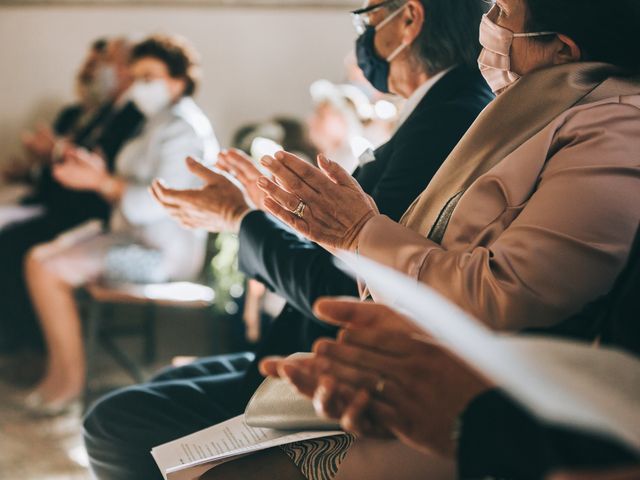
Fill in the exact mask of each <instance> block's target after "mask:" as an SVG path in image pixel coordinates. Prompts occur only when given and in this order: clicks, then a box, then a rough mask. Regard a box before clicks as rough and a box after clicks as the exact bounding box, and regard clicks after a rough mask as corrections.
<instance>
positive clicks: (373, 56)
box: [356, 4, 408, 93]
mask: <svg viewBox="0 0 640 480" xmlns="http://www.w3.org/2000/svg"><path fill="white" fill-rule="evenodd" d="M406 5H407V4H405V5H404V6H403V7H401V8H399V9H398V10H396V11H395V12H393V13H392V14H391V15H389V16H388V17H387V18H385V19H384V20H383V21H382V22H380V23H379V24H378V25H376V26H373V25H369V26H368V27H367V28H366V30H365V31H364V33H363V34H362V35H360V36H359V37H358V39H357V40H356V58H357V60H358V66H359V67H360V69H361V70H362V73H363V74H364V76H365V78H366V79H367V80H368V81H369V83H371V85H373V87H374V88H375V89H376V90H378V91H380V92H382V93H389V69H390V64H391V62H392V61H393V60H394V59H395V58H396V57H397V56H398V55H399V54H400V53H401V52H402V51H403V50H404V49H405V48H407V46H408V45H407V44H405V43H403V44H402V45H400V46H399V47H398V48H396V49H395V50H394V51H393V53H391V55H389V56H388V57H387V58H380V57H379V56H378V54H377V53H376V49H375V45H374V40H375V37H376V32H378V31H380V30H382V28H384V27H385V26H386V25H387V24H388V23H389V22H390V21H391V20H393V19H394V18H395V17H396V16H397V15H399V14H400V12H402V10H403V9H404V7H405V6H406Z"/></svg>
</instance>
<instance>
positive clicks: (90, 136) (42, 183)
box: [0, 39, 143, 351]
mask: <svg viewBox="0 0 640 480" xmlns="http://www.w3.org/2000/svg"><path fill="white" fill-rule="evenodd" d="M128 50H129V45H128V42H126V41H125V40H123V39H114V40H111V41H109V42H108V45H107V46H106V52H105V59H104V62H105V64H104V65H103V67H108V68H112V69H114V70H115V71H116V72H117V73H116V74H115V83H114V86H113V90H112V91H111V92H109V93H110V99H109V100H108V101H107V103H106V104H105V105H104V106H102V107H99V108H98V109H97V110H96V112H95V114H94V115H93V118H91V119H89V120H88V121H87V122H86V123H85V124H84V125H83V126H81V127H80V128H78V129H77V130H76V131H74V132H73V133H72V132H71V131H69V130H67V131H66V132H65V133H66V135H65V137H66V138H63V137H62V136H61V137H60V138H58V139H57V140H52V142H51V143H59V144H60V145H62V147H63V148H64V145H70V146H79V147H83V148H86V149H89V150H94V151H98V152H100V153H101V154H102V155H104V158H105V159H106V160H107V164H108V166H109V168H110V169H113V168H114V162H115V158H116V156H117V153H118V152H119V150H120V149H121V147H122V146H123V145H124V144H125V142H127V141H128V140H129V139H131V138H132V137H133V136H135V135H136V134H137V132H138V131H139V129H140V127H141V125H142V122H143V116H142V114H141V113H140V112H138V110H137V109H136V108H135V106H133V104H132V103H130V102H128V101H127V100H126V99H125V98H124V93H125V92H126V90H127V88H128V87H129V85H130V79H129V76H128V73H127V63H128ZM57 123H58V122H57ZM62 130H65V129H62ZM55 150H57V147H56V148H54V147H53V145H51V146H50V148H49V149H48V153H46V156H47V162H48V163H47V164H45V166H44V167H43V168H42V170H41V172H40V176H39V178H38V180H37V183H36V185H35V188H34V191H33V193H32V194H31V195H29V196H28V197H26V198H24V199H23V200H22V203H23V204H25V205H41V206H43V207H44V209H45V210H44V213H42V214H41V215H39V216H37V217H35V218H32V219H30V220H28V221H24V222H19V223H14V224H10V225H8V226H6V227H5V228H3V229H2V230H0V265H2V269H0V292H1V293H0V309H1V310H2V312H3V315H2V322H0V350H5V351H15V350H17V349H20V348H24V347H33V346H38V344H39V342H40V335H39V329H38V327H37V322H36V320H35V316H34V315H33V311H32V308H31V302H30V300H29V296H28V293H27V291H26V286H25V283H24V278H23V260H24V258H25V255H26V253H27V252H28V250H29V249H30V248H31V247H33V246H35V245H37V244H39V243H42V242H48V241H50V240H52V239H53V238H55V237H56V236H57V235H59V234H60V233H62V232H64V231H66V230H69V229H70V228H73V227H75V226H77V225H79V224H81V223H83V222H85V221H87V220H89V219H93V218H98V219H102V220H106V219H107V218H108V216H109V212H110V209H111V207H110V205H109V204H108V203H107V202H105V201H104V200H103V199H102V198H101V197H100V196H98V195H96V194H94V193H89V192H78V191H72V190H69V189H67V188H65V187H63V186H61V185H60V184H58V183H57V182H56V181H55V179H54V178H53V177H52V173H51V171H52V169H51V162H52V161H54V160H55V159H54V158H53V157H55V156H56V152H55Z"/></svg>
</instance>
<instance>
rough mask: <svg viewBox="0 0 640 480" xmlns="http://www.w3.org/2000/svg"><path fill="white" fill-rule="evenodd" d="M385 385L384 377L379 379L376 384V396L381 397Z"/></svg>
mask: <svg viewBox="0 0 640 480" xmlns="http://www.w3.org/2000/svg"><path fill="white" fill-rule="evenodd" d="M385 383H386V382H385V379H384V377H380V379H379V380H378V382H377V383H376V393H377V394H378V395H382V393H383V392H384V387H385Z"/></svg>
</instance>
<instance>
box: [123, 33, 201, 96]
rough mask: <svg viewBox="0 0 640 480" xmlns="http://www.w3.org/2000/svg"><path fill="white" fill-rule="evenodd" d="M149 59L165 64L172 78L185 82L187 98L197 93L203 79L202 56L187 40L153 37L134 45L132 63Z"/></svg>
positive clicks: (167, 36) (174, 36)
mask: <svg viewBox="0 0 640 480" xmlns="http://www.w3.org/2000/svg"><path fill="white" fill-rule="evenodd" d="M149 57H151V58H155V59H157V60H160V61H161V62H162V63H164V64H165V65H166V66H167V69H168V70H169V75H171V77H172V78H180V79H183V80H184V81H185V83H186V87H185V90H184V95H185V96H191V95H193V94H194V93H195V92H196V90H197V88H198V83H199V82H200V78H201V70H200V56H199V55H198V53H197V52H196V50H195V48H194V47H193V46H192V45H191V43H190V42H189V41H188V40H187V39H185V38H183V37H180V36H178V35H153V36H151V37H148V38H146V39H145V40H143V41H141V42H140V43H138V44H136V45H134V47H133V49H132V50H131V60H130V61H131V63H133V62H135V61H136V60H140V59H141V58H149Z"/></svg>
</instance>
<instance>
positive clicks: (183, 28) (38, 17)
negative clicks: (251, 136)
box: [0, 6, 355, 162]
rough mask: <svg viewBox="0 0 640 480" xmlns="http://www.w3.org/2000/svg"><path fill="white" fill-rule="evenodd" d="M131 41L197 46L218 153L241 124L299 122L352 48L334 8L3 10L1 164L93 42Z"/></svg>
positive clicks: (50, 112)
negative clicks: (143, 37) (154, 38)
mask: <svg viewBox="0 0 640 480" xmlns="http://www.w3.org/2000/svg"><path fill="white" fill-rule="evenodd" d="M134 32H139V33H153V32H174V33H179V34H182V35H184V36H186V37H188V38H189V39H190V40H191V41H192V42H193V43H194V44H195V46H196V47H197V49H198V50H199V52H200V54H201V56H202V63H203V67H204V75H205V80H204V82H203V84H202V86H201V89H200V92H199V94H198V97H197V99H198V101H199V103H200V105H201V106H202V107H203V108H204V110H205V111H206V113H207V114H208V115H209V117H210V118H211V120H212V122H213V124H214V128H215V129H216V132H217V133H218V137H219V139H220V141H221V143H223V145H225V146H226V145H228V142H229V140H230V138H231V135H232V133H233V131H234V130H235V129H236V128H237V127H239V126H240V125H242V124H243V123H247V122H249V121H252V120H261V119H264V118H266V117H269V116H271V115H273V114H291V115H296V116H305V115H306V114H307V113H308V111H309V109H310V102H309V90H308V87H309V84H310V83H311V82H312V81H313V80H316V79H318V78H328V79H330V80H333V81H338V80H341V79H342V78H343V76H344V72H343V71H344V69H343V59H344V57H345V55H346V54H347V52H348V51H349V49H350V48H352V45H353V41H354V38H355V32H354V31H353V28H352V26H351V21H350V18H349V15H348V14H347V12H346V11H345V10H343V9H338V8H333V9H312V8H298V9H296V8H230V7H157V6H156V7H146V8H145V7H127V6H118V7H101V6H73V7H62V6H59V7H46V6H32V7H21V6H4V7H2V6H0V162H2V161H5V160H6V159H7V158H9V157H11V156H12V155H17V154H19V153H20V143H19V135H20V132H21V131H22V130H23V129H25V128H28V127H30V126H33V125H34V124H35V123H36V122H37V121H38V120H45V121H50V120H51V119H52V118H53V117H54V115H55V113H56V111H57V110H58V109H59V108H60V106H61V105H63V104H64V103H65V102H68V101H70V100H71V99H72V98H73V97H72V93H73V91H72V88H73V76H74V74H75V70H76V68H77V66H78V64H79V63H80V61H81V59H82V58H83V55H84V53H85V50H86V47H87V45H88V44H89V43H90V42H91V41H92V40H93V39H95V38H97V37H99V36H102V35H117V34H123V33H125V34H126V33H134Z"/></svg>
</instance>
